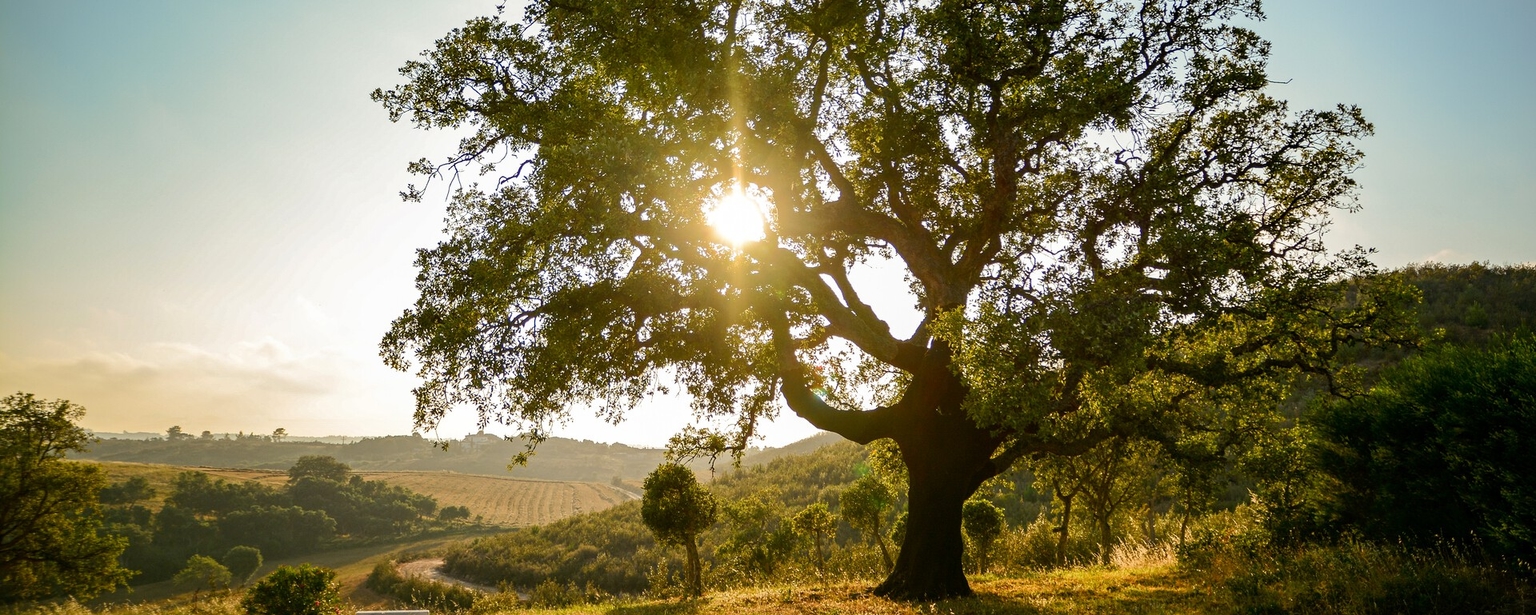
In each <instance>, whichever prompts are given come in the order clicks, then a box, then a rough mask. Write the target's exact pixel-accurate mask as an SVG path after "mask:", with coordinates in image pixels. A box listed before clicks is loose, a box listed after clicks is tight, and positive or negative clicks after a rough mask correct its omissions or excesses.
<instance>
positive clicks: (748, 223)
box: [705, 188, 764, 247]
mask: <svg viewBox="0 0 1536 615" xmlns="http://www.w3.org/2000/svg"><path fill="white" fill-rule="evenodd" d="M705 219H706V220H708V222H709V225H710V226H712V227H714V228H715V232H716V233H719V234H720V237H721V238H723V239H725V240H726V241H727V242H729V243H730V244H731V245H732V246H735V247H740V246H741V245H742V244H744V243H751V242H754V241H761V240H762V239H763V237H764V230H763V210H762V205H761V204H760V203H758V201H757V200H756V199H754V198H752V197H750V196H748V195H747V194H746V193H744V192H742V191H741V188H735V189H733V190H731V191H730V192H729V193H728V194H726V195H725V196H724V197H723V198H721V199H720V200H719V201H718V202H716V203H715V207H714V209H711V210H710V211H709V213H707V214H705Z"/></svg>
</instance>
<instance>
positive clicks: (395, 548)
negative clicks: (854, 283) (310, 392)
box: [92, 527, 504, 612]
mask: <svg viewBox="0 0 1536 615" xmlns="http://www.w3.org/2000/svg"><path fill="white" fill-rule="evenodd" d="M501 531H504V530H502V529H501V528H483V527H482V528H463V529H459V530H455V531H452V532H444V533H441V534H435V535H432V536H428V537H414V538H408V539H405V540H401V541H395V542H384V543H379V544H374V545H368V546H363V547H355V548H351V549H342V550H339V551H327V552H324V553H312V554H309V555H302V556H298V557H292V558H286V559H276V560H268V561H266V562H264V563H263V564H262V566H261V569H260V570H258V571H257V572H256V575H255V578H261V577H262V576H263V575H266V574H267V573H269V572H272V571H273V570H276V569H277V567H278V566H283V565H290V566H292V565H298V564H314V565H316V566H324V567H326V568H331V569H334V570H335V571H336V580H337V581H338V582H339V583H340V584H341V592H342V596H344V597H345V598H346V599H347V600H349V601H351V602H352V603H353V604H355V605H357V606H358V607H360V608H372V607H382V606H385V605H386V604H387V603H388V600H387V599H386V598H384V597H382V596H379V595H377V594H375V593H373V592H371V591H368V589H367V588H365V587H363V581H364V580H365V579H367V577H368V572H369V571H371V570H373V567H374V566H375V565H376V564H378V563H379V562H381V561H384V560H386V559H392V558H394V557H396V556H398V555H399V554H402V553H412V552H421V551H429V550H433V549H439V548H441V547H443V546H444V545H446V544H448V543H450V542H453V541H457V540H464V539H468V538H477V537H480V536H488V535H491V534H495V533H498V532H501ZM205 593H206V592H205ZM199 598H202V599H206V598H207V596H201V597H199V596H195V595H193V594H191V593H189V592H188V591H187V589H186V588H184V587H180V586H177V585H176V584H175V583H174V582H172V581H161V582H159V583H150V584H147V585H139V586H136V587H134V588H133V589H132V591H128V590H118V591H117V592H114V593H112V594H108V595H105V596H102V597H100V598H97V599H96V600H94V601H93V602H92V604H93V606H95V607H97V609H100V610H106V611H112V610H113V609H121V610H126V609H128V608H129V606H130V605H153V606H154V607H155V608H159V609H165V610H167V611H174V610H175V608H176V607H177V606H178V605H188V606H194V607H196V606H198V603H199ZM202 606H206V605H202ZM194 610H197V611H199V612H201V609H200V608H194Z"/></svg>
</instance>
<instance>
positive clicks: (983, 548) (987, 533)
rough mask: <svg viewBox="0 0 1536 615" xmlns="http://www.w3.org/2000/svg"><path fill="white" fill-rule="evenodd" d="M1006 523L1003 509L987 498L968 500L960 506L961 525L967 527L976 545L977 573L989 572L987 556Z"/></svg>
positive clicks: (966, 531) (967, 531)
mask: <svg viewBox="0 0 1536 615" xmlns="http://www.w3.org/2000/svg"><path fill="white" fill-rule="evenodd" d="M1004 524H1005V522H1004V520H1003V511H1002V509H1000V508H998V507H997V505H995V504H993V503H991V502H988V501H986V500H966V502H965V506H963V507H961V508H960V527H962V528H964V529H965V535H966V536H969V537H970V539H971V544H972V545H975V546H976V572H977V573H979V574H986V573H987V558H988V556H989V555H990V554H991V552H992V543H994V542H996V541H997V537H998V536H1001V535H1002V534H1003V527H1004Z"/></svg>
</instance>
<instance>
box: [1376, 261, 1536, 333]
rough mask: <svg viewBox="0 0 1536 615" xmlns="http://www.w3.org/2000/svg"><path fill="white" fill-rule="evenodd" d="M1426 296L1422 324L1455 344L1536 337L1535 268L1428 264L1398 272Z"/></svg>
mask: <svg viewBox="0 0 1536 615" xmlns="http://www.w3.org/2000/svg"><path fill="white" fill-rule="evenodd" d="M1397 275H1399V276H1401V277H1402V278H1403V279H1404V280H1405V281H1407V282H1408V283H1410V284H1412V285H1414V286H1416V287H1418V289H1419V291H1420V292H1421V293H1422V294H1423V296H1424V301H1423V303H1422V304H1420V305H1419V322H1420V323H1421V324H1422V326H1423V327H1424V329H1425V330H1426V331H1427V332H1430V333H1432V334H1433V333H1434V332H1435V331H1436V330H1442V331H1444V335H1445V341H1447V342H1450V343H1452V344H1457V345H1463V344H1477V343H1481V342H1483V341H1485V340H1487V339H1489V337H1490V335H1494V334H1498V333H1501V332H1502V333H1504V334H1521V333H1526V334H1529V333H1531V332H1533V331H1536V266H1530V265H1525V266H1516V267H1494V266H1490V265H1486V264H1482V263H1472V264H1470V265H1438V264H1425V265H1416V266H1412V267H1406V268H1404V269H1402V270H1400V271H1398V272H1397Z"/></svg>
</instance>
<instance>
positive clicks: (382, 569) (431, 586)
mask: <svg viewBox="0 0 1536 615" xmlns="http://www.w3.org/2000/svg"><path fill="white" fill-rule="evenodd" d="M363 584H364V585H365V586H366V587H367V588H368V589H371V590H373V591H375V592H378V593H380V594H383V595H386V596H390V597H392V598H394V599H396V600H399V601H400V602H401V604H403V605H405V606H406V607H408V608H413V609H427V610H431V611H448V612H457V611H464V610H468V609H469V608H470V607H472V606H474V605H475V602H476V601H478V600H479V599H480V597H481V595H480V593H479V592H477V591H475V590H472V589H468V588H465V587H460V586H458V585H450V584H448V583H441V582H438V581H433V580H431V579H423V578H420V577H407V576H404V575H402V574H400V569H399V568H398V567H397V565H396V563H395V562H393V561H384V562H379V564H378V565H377V566H374V567H373V572H370V573H368V579H367V580H366V581H364V582H363Z"/></svg>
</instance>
